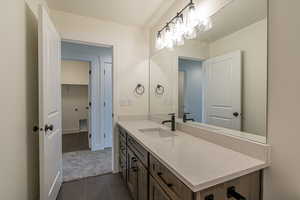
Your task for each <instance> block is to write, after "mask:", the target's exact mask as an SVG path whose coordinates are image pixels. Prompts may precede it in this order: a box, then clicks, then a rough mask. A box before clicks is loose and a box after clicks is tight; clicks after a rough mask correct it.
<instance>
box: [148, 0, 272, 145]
mask: <svg viewBox="0 0 300 200" xmlns="http://www.w3.org/2000/svg"><path fill="white" fill-rule="evenodd" d="M218 2H223V4H218ZM224 2H225V3H224ZM175 4H176V3H175ZM175 4H174V5H173V10H172V9H170V10H169V11H168V13H166V16H171V14H172V12H173V14H175V15H176V12H175V13H174V10H175V9H174V8H175V7H176V5H175ZM267 4H268V2H267V0H243V1H240V0H227V1H220V0H202V1H199V2H194V5H195V7H196V10H195V11H196V12H200V11H202V12H203V11H205V9H207V10H209V11H211V14H207V19H208V20H209V23H210V24H209V27H208V28H207V29H204V28H203V24H200V25H199V26H198V27H196V26H195V28H194V30H193V33H192V34H194V35H188V34H191V31H190V32H189V33H188V30H185V29H187V28H190V27H188V25H187V24H186V23H187V22H186V20H187V19H186V16H185V15H188V13H186V12H188V11H189V10H188V11H184V12H183V16H180V17H181V19H182V21H181V22H182V24H181V25H182V27H181V28H182V29H180V30H181V31H182V32H180V33H181V35H180V36H178V33H179V32H178V29H177V28H178V27H177V25H176V23H177V20H178V19H176V20H175V21H172V22H171V23H170V24H168V27H167V30H166V27H165V25H163V26H162V25H161V24H165V23H163V21H162V22H161V23H160V24H158V25H157V26H155V27H153V28H152V29H151V33H152V35H151V37H152V38H153V41H152V48H151V55H152V56H151V59H150V115H151V116H153V117H162V118H166V117H167V114H168V113H176V116H177V118H178V121H180V122H182V123H184V122H185V123H187V124H190V125H193V126H199V127H204V128H210V129H213V130H216V131H219V132H222V133H225V134H233V135H237V136H241V137H246V138H248V139H251V140H255V141H258V142H263V143H265V142H266V121H267V120H266V107H267V54H268V52H267ZM187 5H189V1H187ZM197 6H198V7H197ZM179 7H180V6H179V5H178V8H179ZM188 9H189V8H188ZM165 18H167V17H165ZM162 19H163V17H162ZM169 19H170V18H169ZM199 23H200V22H199ZM201 23H202V22H201ZM201 26H202V28H201ZM176 27H177V28H176ZM162 28H163V29H162ZM161 30H162V31H161ZM168 31H169V32H170V33H168ZM195 33H196V34H195ZM172 34H173V35H172ZM176 34H177V35H176ZM189 36H190V37H189ZM179 37H180V41H179V40H178V38H179ZM170 38H171V39H170ZM155 43H156V44H155ZM171 43H172V44H171Z"/></svg>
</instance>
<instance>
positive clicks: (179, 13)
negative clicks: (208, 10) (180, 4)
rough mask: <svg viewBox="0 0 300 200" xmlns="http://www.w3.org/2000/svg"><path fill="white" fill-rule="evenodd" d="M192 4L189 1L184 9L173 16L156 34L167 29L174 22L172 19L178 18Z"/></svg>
mask: <svg viewBox="0 0 300 200" xmlns="http://www.w3.org/2000/svg"><path fill="white" fill-rule="evenodd" d="M193 4H194V2H193V0H191V1H190V2H189V3H188V4H187V5H186V6H185V7H184V8H182V9H181V10H180V11H179V12H177V14H176V16H174V17H173V18H172V19H170V21H168V22H167V24H166V25H165V26H164V27H162V28H161V29H160V30H159V31H158V33H160V32H162V31H163V30H164V29H165V28H167V27H168V26H169V24H170V23H172V22H173V21H174V19H176V18H177V17H179V16H180V15H181V14H182V13H183V11H185V9H187V8H188V7H190V6H191V5H193Z"/></svg>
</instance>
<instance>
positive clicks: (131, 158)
mask: <svg viewBox="0 0 300 200" xmlns="http://www.w3.org/2000/svg"><path fill="white" fill-rule="evenodd" d="M137 162H138V160H137V158H136V157H135V155H134V154H133V153H132V151H131V150H130V149H128V150H127V168H128V169H127V186H128V189H129V191H130V193H131V196H132V198H133V200H137V199H138V166H137Z"/></svg>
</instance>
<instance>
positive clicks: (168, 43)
mask: <svg viewBox="0 0 300 200" xmlns="http://www.w3.org/2000/svg"><path fill="white" fill-rule="evenodd" d="M164 44H165V47H167V48H168V49H173V47H174V40H173V34H172V32H171V29H170V26H169V25H168V26H167V27H166V31H165V37H164Z"/></svg>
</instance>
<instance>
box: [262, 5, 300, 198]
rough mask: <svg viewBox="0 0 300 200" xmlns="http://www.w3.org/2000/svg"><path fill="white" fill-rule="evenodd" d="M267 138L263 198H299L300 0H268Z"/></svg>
mask: <svg viewBox="0 0 300 200" xmlns="http://www.w3.org/2000/svg"><path fill="white" fill-rule="evenodd" d="M269 3H270V5H269V10H270V20H269V28H270V29H269V100H268V101H269V105H268V110H269V111H268V123H269V124H268V142H269V143H270V144H271V145H272V155H271V156H272V157H271V158H272V166H271V167H270V169H268V170H266V171H265V172H266V173H265V177H264V179H265V181H264V197H265V198H264V200H298V199H300V182H299V181H300V173H299V171H300V145H299V144H300V131H299V122H300V117H299V114H300V90H299V86H300V64H299V63H300V62H299V61H300V51H299V48H300V39H299V36H300V20H299V19H300V13H299V8H300V1H299V0H285V1H283V0H270V1H269Z"/></svg>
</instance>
